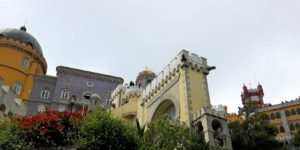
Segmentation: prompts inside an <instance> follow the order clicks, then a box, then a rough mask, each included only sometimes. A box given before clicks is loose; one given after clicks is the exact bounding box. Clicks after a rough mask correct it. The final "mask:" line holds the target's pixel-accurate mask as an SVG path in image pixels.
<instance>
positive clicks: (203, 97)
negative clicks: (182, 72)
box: [188, 67, 210, 113]
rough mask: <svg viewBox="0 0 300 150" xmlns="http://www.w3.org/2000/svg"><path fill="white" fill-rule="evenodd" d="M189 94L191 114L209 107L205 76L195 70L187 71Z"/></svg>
mask: <svg viewBox="0 0 300 150" xmlns="http://www.w3.org/2000/svg"><path fill="white" fill-rule="evenodd" d="M188 75H189V84H190V94H191V102H192V103H191V107H192V113H195V112H196V111H197V110H200V109H201V108H203V107H206V106H209V105H210V100H209V95H208V93H207V91H208V90H207V88H208V87H207V86H206V84H205V83H206V81H205V80H206V79H205V75H204V74H203V73H202V72H201V71H197V69H192V68H191V67H189V69H188Z"/></svg>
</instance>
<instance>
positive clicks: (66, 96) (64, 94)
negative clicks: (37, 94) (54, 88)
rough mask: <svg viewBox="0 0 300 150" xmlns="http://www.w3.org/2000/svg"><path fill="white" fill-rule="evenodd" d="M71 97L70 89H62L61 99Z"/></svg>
mask: <svg viewBox="0 0 300 150" xmlns="http://www.w3.org/2000/svg"><path fill="white" fill-rule="evenodd" d="M69 97H70V92H69V90H67V89H64V90H62V91H61V96H60V98H61V99H69Z"/></svg>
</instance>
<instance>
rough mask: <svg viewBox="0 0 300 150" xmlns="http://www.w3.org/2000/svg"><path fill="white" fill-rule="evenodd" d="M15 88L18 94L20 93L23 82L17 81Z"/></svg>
mask: <svg viewBox="0 0 300 150" xmlns="http://www.w3.org/2000/svg"><path fill="white" fill-rule="evenodd" d="M13 89H14V91H15V93H16V94H20V93H21V91H22V84H21V83H20V82H16V83H15V85H14V88H13Z"/></svg>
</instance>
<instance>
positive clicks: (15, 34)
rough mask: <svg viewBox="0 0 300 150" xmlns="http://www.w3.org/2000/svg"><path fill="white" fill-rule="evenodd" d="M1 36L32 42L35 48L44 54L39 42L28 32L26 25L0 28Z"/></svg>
mask: <svg viewBox="0 0 300 150" xmlns="http://www.w3.org/2000/svg"><path fill="white" fill-rule="evenodd" d="M1 36H3V37H6V38H10V39H15V40H19V41H21V42H23V43H27V44H30V45H31V46H32V47H33V48H34V49H36V50H38V51H39V52H40V53H41V54H43V51H42V48H41V46H40V44H39V42H38V41H37V40H36V39H35V38H34V37H33V36H32V35H31V34H29V33H28V32H26V28H25V27H24V26H23V27H21V28H20V29H0V37H1Z"/></svg>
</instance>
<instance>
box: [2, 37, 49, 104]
mask: <svg viewBox="0 0 300 150" xmlns="http://www.w3.org/2000/svg"><path fill="white" fill-rule="evenodd" d="M0 42H1V43H6V44H8V45H10V46H17V47H18V48H13V47H4V46H0V77H1V78H2V79H3V80H4V83H3V84H4V85H8V86H10V87H11V88H14V85H15V82H16V81H17V82H20V83H21V84H22V90H21V93H20V94H18V95H17V98H20V99H23V100H29V98H30V92H31V89H32V86H33V75H34V74H46V68H47V64H46V61H45V59H44V57H43V56H42V55H41V54H40V53H39V52H37V51H36V50H34V49H32V48H31V47H29V46H27V45H26V44H24V43H21V42H19V41H16V40H12V39H6V38H0ZM24 57H26V58H28V59H29V62H30V64H29V66H28V67H27V68H25V67H23V66H22V61H23V59H24ZM34 58H36V59H37V60H39V61H40V62H37V61H36V60H35V59H34Z"/></svg>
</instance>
